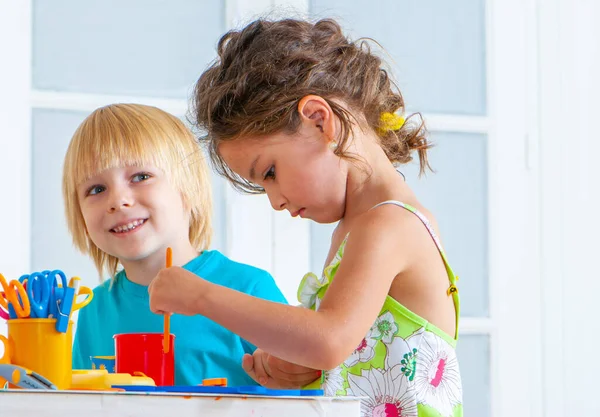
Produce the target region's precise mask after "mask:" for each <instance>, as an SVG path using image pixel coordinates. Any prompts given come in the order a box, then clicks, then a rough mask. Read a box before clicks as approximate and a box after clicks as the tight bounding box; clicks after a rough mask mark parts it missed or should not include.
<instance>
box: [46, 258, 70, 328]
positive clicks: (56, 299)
mask: <svg viewBox="0 0 600 417" xmlns="http://www.w3.org/2000/svg"><path fill="white" fill-rule="evenodd" d="M45 272H46V276H47V278H48V285H49V287H50V290H51V294H50V305H49V308H48V317H53V318H58V311H59V307H58V305H59V303H61V302H62V300H63V299H64V292H65V288H67V277H66V276H65V273H64V272H63V271H61V270H60V269H55V270H54V271H45ZM57 277H58V279H57ZM59 283H60V284H61V285H62V288H59V287H58V284H59Z"/></svg>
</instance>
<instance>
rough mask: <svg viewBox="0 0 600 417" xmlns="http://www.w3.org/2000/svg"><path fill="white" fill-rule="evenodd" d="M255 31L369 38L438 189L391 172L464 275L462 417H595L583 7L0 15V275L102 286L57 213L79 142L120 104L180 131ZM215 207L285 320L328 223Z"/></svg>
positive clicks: (590, 36) (222, 188)
mask: <svg viewBox="0 0 600 417" xmlns="http://www.w3.org/2000/svg"><path fill="white" fill-rule="evenodd" d="M261 16H269V17H274V18H279V17H286V16H291V17H302V16H308V17H310V18H312V19H316V18H322V17H334V18H336V19H338V20H339V21H340V23H341V24H342V25H343V26H344V28H345V29H346V30H347V32H348V34H349V35H350V36H351V37H354V38H357V37H364V36H366V37H371V38H374V39H376V40H377V41H379V42H380V43H381V45H382V46H383V47H384V48H385V50H386V59H388V60H389V62H390V67H391V70H392V72H393V74H394V76H395V78H396V81H397V83H398V85H399V86H400V89H401V91H402V93H403V94H404V98H405V101H406V103H407V110H408V111H409V112H414V111H419V112H421V113H422V114H423V116H424V118H425V120H426V122H427V123H428V126H429V129H430V131H431V139H432V141H433V142H434V143H435V145H436V146H435V148H434V149H433V150H432V152H431V164H432V166H433V168H434V169H435V173H428V174H427V175H426V176H425V177H421V178H419V177H418V175H417V174H418V167H417V166H416V165H414V164H409V165H407V166H405V167H402V168H401V171H402V172H403V173H404V174H405V175H406V178H407V181H408V182H409V183H410V185H411V186H412V187H413V188H414V189H415V191H416V192H417V195H418V196H420V198H421V200H422V202H423V203H424V204H425V205H426V206H428V207H429V208H430V209H431V211H433V213H434V214H435V215H436V216H437V219H438V222H439V223H440V228H441V234H442V239H443V241H444V243H445V246H446V250H447V252H448V255H449V259H450V262H451V264H452V265H453V268H454V270H455V271H456V272H457V273H458V275H459V276H460V281H459V290H460V294H461V297H462V312H461V315H462V317H461V326H460V329H461V341H460V343H459V348H458V354H459V359H460V365H461V370H462V373H463V383H464V401H465V416H468V417H471V416H475V417H488V416H493V417H505V416H506V417H508V416H511V417H512V416H547V417H558V416H561V417H562V416H574V415H577V416H598V415H600V403H599V402H598V401H595V399H594V394H595V388H596V384H595V383H596V376H597V375H598V373H600V365H599V364H598V361H597V360H596V357H597V356H598V353H597V349H596V346H600V336H598V334H599V332H598V328H599V327H600V326H599V325H598V322H597V320H598V317H599V314H598V313H597V312H596V310H595V306H596V305H597V304H598V299H597V298H598V294H600V283H599V281H600V273H599V272H598V269H597V267H596V263H595V258H596V257H597V255H596V251H597V250H598V249H600V248H599V247H598V244H597V243H596V242H597V236H598V233H599V232H600V221H599V220H598V216H597V214H596V210H597V208H598V207H599V203H600V197H599V194H598V191H599V187H598V180H599V179H600V175H599V173H598V169H597V168H596V167H597V166H598V163H597V162H596V163H595V162H593V161H594V160H596V158H597V157H598V155H599V154H600V152H599V151H600V145H599V144H598V143H599V138H598V132H597V129H596V123H595V122H596V120H597V117H598V114H600V106H599V104H598V102H597V99H596V98H597V97H598V95H599V93H600V81H599V79H598V74H600V47H599V43H598V39H600V29H599V28H598V25H597V23H596V22H597V20H598V18H600V6H599V5H598V2H597V0H569V1H567V0H456V1H452V2H450V1H447V0H381V1H379V2H373V1H367V0H345V1H342V0H246V1H243V0H221V1H218V0H203V1H198V0H168V1H167V0H102V1H100V0H88V1H78V0H0V57H1V58H0V59H1V61H0V62H1V64H0V202H1V204H0V272H1V273H2V274H4V275H5V276H6V277H7V278H16V277H18V276H20V275H21V274H23V273H27V272H32V271H40V270H43V269H48V268H60V269H62V270H64V271H65V272H66V273H67V275H69V276H73V275H78V276H80V277H82V279H83V282H84V284H85V285H88V286H91V287H93V286H95V285H97V284H98V283H99V278H98V276H97V273H96V271H95V269H94V267H93V265H92V263H91V262H90V261H89V260H88V259H87V258H86V257H84V256H83V255H81V254H79V253H78V252H76V251H75V250H74V249H73V247H72V245H71V240H70V238H69V236H68V233H67V229H66V225H65V220H64V215H63V204H62V196H61V189H60V187H61V184H60V181H61V173H62V161H63V157H64V153H65V151H66V148H67V145H68V143H69V141H70V139H71V136H72V134H73V132H74V130H75V128H76V127H77V125H78V124H79V123H80V122H81V121H82V120H83V119H84V118H85V117H86V116H87V115H88V114H89V113H90V112H91V111H93V110H94V109H96V108H97V107H99V106H103V105H106V104H110V103H115V102H137V103H145V104H150V105H155V106H157V107H160V108H162V109H164V110H166V111H169V112H171V113H173V114H175V115H177V116H179V117H181V118H182V119H185V117H186V113H187V111H188V99H189V95H190V92H191V88H192V86H193V84H194V82H195V81H196V80H197V78H198V77H199V76H200V74H201V73H202V71H203V70H204V69H205V67H206V65H207V64H208V63H209V62H210V61H211V60H213V59H214V58H215V56H216V52H215V46H216V42H217V40H218V39H219V37H220V36H221V35H222V34H224V33H225V32H226V31H227V30H228V29H230V28H235V27H240V26H242V25H244V24H245V23H248V22H249V21H250V20H252V19H254V18H257V17H261ZM213 193H214V199H215V208H214V218H215V236H214V249H218V250H220V251H222V252H223V253H225V254H226V255H228V256H229V257H231V258H233V259H234V260H237V261H240V262H246V263H249V264H252V265H256V266H258V267H261V268H264V269H266V270H268V271H269V272H271V273H272V274H273V275H274V277H275V278H276V280H277V283H278V284H279V286H280V287H281V288H282V290H283V291H284V294H285V295H286V297H287V298H288V301H289V302H290V303H295V302H296V296H295V293H296V287H297V285H298V282H299V280H300V279H301V277H302V276H303V274H304V273H306V272H308V271H314V272H319V271H321V269H322V267H323V263H324V260H325V257H326V254H327V250H328V247H329V238H330V234H331V231H332V230H333V227H334V226H335V225H318V224H313V223H310V221H306V220H302V219H291V218H290V217H289V215H288V214H287V213H275V212H273V210H272V209H271V207H270V205H269V203H268V200H267V199H266V197H264V196H244V195H240V194H238V193H237V192H235V191H234V190H233V189H232V188H231V187H230V186H229V185H227V184H226V183H225V181H224V180H223V179H221V178H218V177H217V176H214V178H213ZM0 333H5V327H4V324H0Z"/></svg>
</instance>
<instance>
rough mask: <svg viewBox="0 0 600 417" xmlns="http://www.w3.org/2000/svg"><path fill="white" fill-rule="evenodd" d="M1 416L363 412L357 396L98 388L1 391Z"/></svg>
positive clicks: (352, 415) (356, 416) (233, 416)
mask: <svg viewBox="0 0 600 417" xmlns="http://www.w3.org/2000/svg"><path fill="white" fill-rule="evenodd" d="M0 415H1V416H2V417H5V416H6V417H71V416H74V417H125V416H127V417H132V416H144V417H179V416H182V417H183V416H202V417H213V416H214V417H245V416H248V417H282V416H283V417H325V416H326V417H360V399H358V398H352V397H336V398H331V397H260V396H253V395H252V396H250V395H248V396H243V395H221V396H216V395H214V394H210V395H209V394H179V393H138V392H109V391H104V392H99V391H36V390H6V391H0Z"/></svg>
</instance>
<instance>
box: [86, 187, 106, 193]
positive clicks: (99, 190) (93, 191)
mask: <svg viewBox="0 0 600 417" xmlns="http://www.w3.org/2000/svg"><path fill="white" fill-rule="evenodd" d="M105 189H106V188H104V186H102V185H94V186H92V187H90V189H89V190H88V192H87V193H86V195H96V194H100V193H101V192H102V191H104V190H105Z"/></svg>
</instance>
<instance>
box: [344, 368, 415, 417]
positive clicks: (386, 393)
mask: <svg viewBox="0 0 600 417" xmlns="http://www.w3.org/2000/svg"><path fill="white" fill-rule="evenodd" d="M348 384H349V386H350V388H349V389H348V394H349V395H353V396H355V397H366V399H364V400H363V401H362V402H361V417H417V415H418V414H417V403H416V400H415V394H414V391H413V387H412V384H410V383H409V381H408V380H407V379H406V378H405V377H404V375H403V374H402V372H401V371H400V367H399V366H395V367H393V368H391V369H388V370H382V369H376V368H372V369H369V370H365V371H363V372H362V374H361V375H360V376H359V375H353V374H348Z"/></svg>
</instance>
